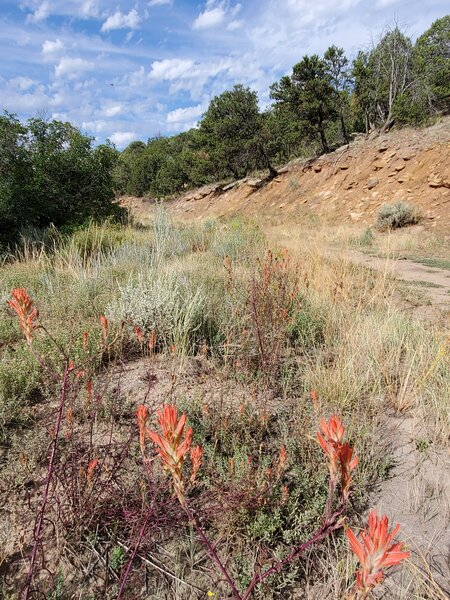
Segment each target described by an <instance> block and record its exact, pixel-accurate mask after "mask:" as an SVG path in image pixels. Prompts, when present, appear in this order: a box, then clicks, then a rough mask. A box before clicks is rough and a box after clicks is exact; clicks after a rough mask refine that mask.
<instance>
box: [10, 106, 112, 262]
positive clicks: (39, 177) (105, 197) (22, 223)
mask: <svg viewBox="0 0 450 600" xmlns="http://www.w3.org/2000/svg"><path fill="white" fill-rule="evenodd" d="M93 141H94V139H93V138H91V137H88V136H86V135H83V134H82V133H81V132H80V131H79V130H78V129H77V128H76V127H74V126H73V125H71V124H70V123H61V122H59V121H46V120H44V119H40V118H32V119H29V120H28V122H27V123H26V124H22V123H21V122H20V121H19V120H18V119H17V117H15V116H14V115H11V114H9V113H5V114H4V115H0V250H4V249H5V248H7V247H8V246H11V245H13V244H15V243H16V242H17V241H18V239H19V237H20V233H21V232H25V231H27V230H30V229H31V228H32V229H33V230H34V231H35V232H37V231H38V230H39V229H42V230H45V229H46V228H47V227H48V226H49V225H51V224H53V225H54V226H55V227H58V228H63V227H69V228H70V227H72V228H73V227H76V226H78V225H82V224H83V223H85V222H86V221H88V220H89V219H99V220H101V219H104V218H106V217H109V216H118V215H120V214H121V209H120V208H119V206H118V205H117V204H115V203H114V200H115V183H114V179H113V170H114V167H115V165H116V163H117V160H118V154H119V153H118V152H117V150H116V149H115V148H114V147H113V146H111V145H109V144H103V145H100V146H97V147H94V145H93Z"/></svg>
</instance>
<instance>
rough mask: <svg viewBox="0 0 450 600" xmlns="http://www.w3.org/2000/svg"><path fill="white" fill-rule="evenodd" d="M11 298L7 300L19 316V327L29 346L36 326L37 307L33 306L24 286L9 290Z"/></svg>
mask: <svg viewBox="0 0 450 600" xmlns="http://www.w3.org/2000/svg"><path fill="white" fill-rule="evenodd" d="M11 295H12V299H11V300H8V304H9V306H10V307H11V308H12V309H13V310H14V311H15V312H16V313H17V316H18V317H19V323H20V328H21V330H22V332H23V334H24V336H25V338H26V340H27V342H28V344H29V345H30V346H31V344H32V342H33V332H34V330H35V329H36V328H37V323H36V319H37V318H38V316H39V312H38V309H37V308H34V307H33V300H32V299H31V297H30V296H29V295H28V292H27V290H26V289H24V288H16V289H13V290H12V291H11Z"/></svg>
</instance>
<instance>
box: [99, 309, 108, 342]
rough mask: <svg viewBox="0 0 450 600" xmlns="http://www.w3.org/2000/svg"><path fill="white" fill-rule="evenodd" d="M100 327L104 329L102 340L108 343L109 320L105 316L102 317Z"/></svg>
mask: <svg viewBox="0 0 450 600" xmlns="http://www.w3.org/2000/svg"><path fill="white" fill-rule="evenodd" d="M100 325H101V328H102V338H103V341H104V342H105V343H106V340H107V339H108V319H107V318H106V317H105V316H104V315H101V316H100Z"/></svg>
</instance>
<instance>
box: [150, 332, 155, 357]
mask: <svg viewBox="0 0 450 600" xmlns="http://www.w3.org/2000/svg"><path fill="white" fill-rule="evenodd" d="M155 347H156V333H155V331H154V330H152V331H150V337H149V339H148V349H149V350H150V353H151V354H153V352H154V351H155Z"/></svg>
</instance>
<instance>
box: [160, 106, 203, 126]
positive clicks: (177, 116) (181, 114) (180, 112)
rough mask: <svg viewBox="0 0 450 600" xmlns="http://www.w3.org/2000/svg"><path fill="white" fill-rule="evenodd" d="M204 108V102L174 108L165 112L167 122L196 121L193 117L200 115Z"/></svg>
mask: <svg viewBox="0 0 450 600" xmlns="http://www.w3.org/2000/svg"><path fill="white" fill-rule="evenodd" d="M205 110H206V106H205V104H203V103H202V104H197V106H188V107H187V108H176V109H175V110H171V111H170V112H169V113H168V114H167V122H168V123H172V124H173V123H186V122H189V123H191V122H192V120H194V121H198V119H196V118H195V117H200V116H201V115H202V114H203V113H204V112H205Z"/></svg>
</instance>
